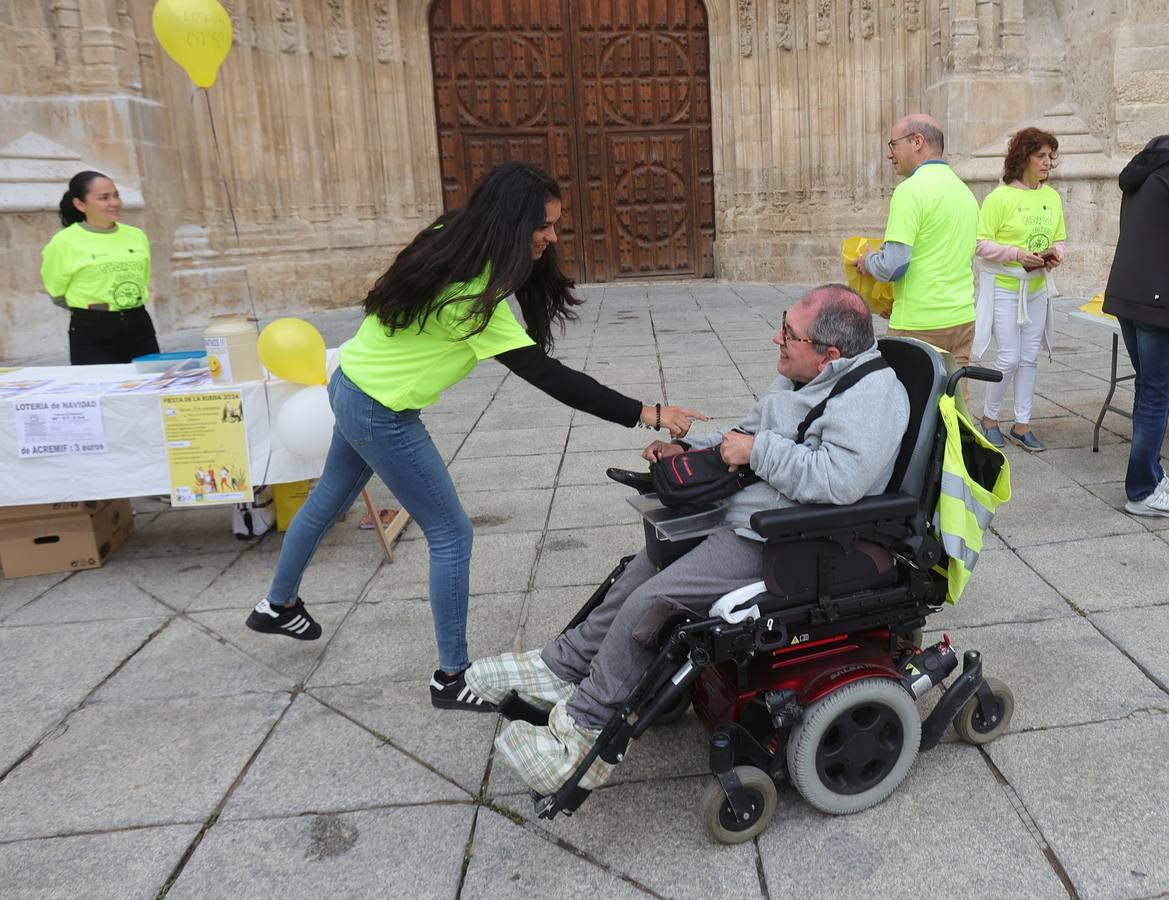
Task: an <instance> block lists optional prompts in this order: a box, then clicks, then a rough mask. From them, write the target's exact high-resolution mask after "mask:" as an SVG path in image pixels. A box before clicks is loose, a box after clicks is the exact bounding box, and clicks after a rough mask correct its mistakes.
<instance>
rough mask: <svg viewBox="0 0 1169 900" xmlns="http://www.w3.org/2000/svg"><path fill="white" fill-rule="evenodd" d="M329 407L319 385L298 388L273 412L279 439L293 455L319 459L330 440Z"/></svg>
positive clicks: (322, 389) (331, 428) (331, 431)
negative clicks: (277, 410)
mask: <svg viewBox="0 0 1169 900" xmlns="http://www.w3.org/2000/svg"><path fill="white" fill-rule="evenodd" d="M333 421H334V419H333V410H332V408H331V407H330V406H329V391H328V389H327V388H326V387H325V386H324V385H323V384H314V385H312V386H310V387H304V388H301V389H300V390H299V391H297V392H296V393H295V394H293V395H292V396H291V397H289V398H288V399H287V400H286V401H284V405H283V406H281V407H280V411H279V412H278V413H277V414H276V434H277V436H279V438H280V442H281V443H282V444H284V446H285V447H287V448H288V450H289V451H290V452H292V453H295V454H296V455H297V456H304V457H307V458H308V459H320V458H321V457H322V456H324V455H325V454H326V453H327V452H328V450H329V444H330V443H331V442H332V440H333Z"/></svg>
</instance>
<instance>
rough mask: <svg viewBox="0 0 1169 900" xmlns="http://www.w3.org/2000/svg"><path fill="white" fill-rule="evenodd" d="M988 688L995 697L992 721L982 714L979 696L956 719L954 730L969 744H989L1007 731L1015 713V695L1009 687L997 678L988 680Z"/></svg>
mask: <svg viewBox="0 0 1169 900" xmlns="http://www.w3.org/2000/svg"><path fill="white" fill-rule="evenodd" d="M986 686H987V687H988V688H990V692H991V694H992V695H993V697H992V699H991V707H992V708H991V715H990V719H987V718H986V717H985V716H984V715H983V714H982V705H981V704H980V703H979V702H978V695H977V694H975V695H974V696H973V697H971V698H970V699H969V700H967V701H966V705H965V706H963V707H962V710H961V712H959V713H958V715H957V716H956V717H955V719H954V730H955V731H956V732H957V733H958V737H960V738H962V740H964V741H966V743H968V744H989V743H990V742H991V741H993V740H994V739H995V738H997V737H998V736H999V735H1001V734H1002V733H1003V732H1004V731H1006V730H1007V726H1008V725H1010V724H1011V716H1012V715H1013V714H1014V712H1015V695H1014V694H1012V693H1011V689H1010V688H1009V687H1007V686H1006V685H1005V684H1003V683H1002V682H1001V681H999V680H998V679H997V678H987V679H986Z"/></svg>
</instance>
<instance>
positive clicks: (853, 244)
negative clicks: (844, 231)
mask: <svg viewBox="0 0 1169 900" xmlns="http://www.w3.org/2000/svg"><path fill="white" fill-rule="evenodd" d="M880 249H881V239H880V238H865V237H849V238H845V239H844V243H843V244H841V246H840V256H841V259H842V261H843V262H844V281H845V283H846V284H847V285H848V286H849V287H850V288H852V289H853V290H854V291H856V292H857V293H858V294H860V296H861V299H863V300H864V301H865V303H867V304H868V305H869V309H870V310H872V311H873V312H874V313H876V314H877V315H879V316H887V315H889V313H890V311H891V310H892V309H893V285H891V284H890V283H889V282H887V281H877V279H876V278H874V277H873V276H872V275H862V274H861V273H860V272H858V271H857V268H856V266H854V265H853V263H854V262H856V260H857V259H859V258H860V257H861V256H862V255H864V254H865V253H870V252H872V251H875V250H880Z"/></svg>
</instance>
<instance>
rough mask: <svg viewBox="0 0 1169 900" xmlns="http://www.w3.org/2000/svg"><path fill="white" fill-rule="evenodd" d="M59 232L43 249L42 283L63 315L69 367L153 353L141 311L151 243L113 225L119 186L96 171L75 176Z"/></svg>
mask: <svg viewBox="0 0 1169 900" xmlns="http://www.w3.org/2000/svg"><path fill="white" fill-rule="evenodd" d="M58 215H59V216H60V218H61V225H62V226H63V227H62V229H61V230H60V231H58V232H57V233H56V234H55V235H53V238H52V240H50V241H49V243H48V244H46V245H45V249H44V250H43V251H41V256H42V262H41V280H42V281H43V282H44V285H45V290H46V291H48V294H49V296H50V297H52V298H53V302H54V303H55V304H57V305H58V306H61V307H64V308H66V309H68V310H69V316H70V317H69V362H70V363H71V364H72V365H75V366H89V365H99V364H101V363H128V362H130V361H131V360H132V359H134V358H135V357H136V356H145V355H146V354H148V353H157V352H158V339H157V338H156V337H155V335H154V323H153V322H151V321H150V313H148V312H147V311H146V305H145V304H146V288H147V284H148V283H149V282H150V241H148V240H147V239H146V234H145V233H144V232H143V231H142V230H141V229H139V228H135V227H134V226H133V225H125V224H123V223H121V222H120V221H119V219H120V218H121V216H122V199H121V197H120V196H119V195H118V188H117V186H116V185H115V184H114V183H113V182H112V181H111V180H110V179H109V178H107V177H106V176H105V175H102V174H101V173H100V172H78V173H77V174H76V175H74V176H73V178H71V179H70V181H69V189H68V190H67V191H65V195H64V196H63V197H62V198H61V205H60V208H59V210H58Z"/></svg>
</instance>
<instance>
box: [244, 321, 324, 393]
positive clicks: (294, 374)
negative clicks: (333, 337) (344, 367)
mask: <svg viewBox="0 0 1169 900" xmlns="http://www.w3.org/2000/svg"><path fill="white" fill-rule="evenodd" d="M256 349H257V350H258V351H259V354H260V362H262V363H263V364H264V368H266V369H267V370H268V371H269V372H271V373H272V374H273V375H275V376H276V377H277V378H283V379H284V380H285V381H295V382H297V383H298V384H324V383H325V339H324V338H323V337H321V333H320V332H319V331H317V330H316V329H315V328H313V326H312V325H310V324H309V323H308V322H306V321H305V320H304V319H293V318H284V319H277V320H276V321H275V322H271V323H270V324H268V325H267V326H266V327H265V328H264V330H263V331H261V332H260V340H259V343H258V344H257V345H256Z"/></svg>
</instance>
